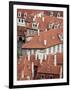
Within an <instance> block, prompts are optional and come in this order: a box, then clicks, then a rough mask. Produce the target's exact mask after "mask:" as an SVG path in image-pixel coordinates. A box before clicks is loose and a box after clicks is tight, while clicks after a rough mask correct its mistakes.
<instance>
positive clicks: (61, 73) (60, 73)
mask: <svg viewBox="0 0 71 90" xmlns="http://www.w3.org/2000/svg"><path fill="white" fill-rule="evenodd" d="M60 78H62V66H61V68H60Z"/></svg>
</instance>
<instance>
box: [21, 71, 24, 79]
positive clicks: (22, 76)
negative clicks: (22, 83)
mask: <svg viewBox="0 0 71 90" xmlns="http://www.w3.org/2000/svg"><path fill="white" fill-rule="evenodd" d="M21 78H22V79H23V78H24V70H23V71H22V74H21Z"/></svg>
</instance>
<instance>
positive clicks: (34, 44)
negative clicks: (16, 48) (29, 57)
mask: <svg viewBox="0 0 71 90" xmlns="http://www.w3.org/2000/svg"><path fill="white" fill-rule="evenodd" d="M61 33H63V30H49V31H47V32H40V34H39V36H37V35H35V36H34V37H33V38H32V39H31V41H29V42H28V43H25V44H23V45H22V48H47V47H51V46H53V45H57V44H60V43H62V41H61V40H60V38H59V37H58V35H59V34H61ZM44 40H46V41H47V44H46V45H44Z"/></svg>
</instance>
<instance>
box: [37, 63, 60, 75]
mask: <svg viewBox="0 0 71 90" xmlns="http://www.w3.org/2000/svg"><path fill="white" fill-rule="evenodd" d="M37 72H38V73H47V74H60V66H54V65H49V64H47V65H46V66H44V65H43V66H42V65H41V66H39V67H38V71H37Z"/></svg>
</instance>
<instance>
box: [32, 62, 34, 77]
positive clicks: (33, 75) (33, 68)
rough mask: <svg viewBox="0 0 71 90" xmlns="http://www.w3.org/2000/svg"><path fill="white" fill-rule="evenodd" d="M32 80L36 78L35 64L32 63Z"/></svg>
mask: <svg viewBox="0 0 71 90" xmlns="http://www.w3.org/2000/svg"><path fill="white" fill-rule="evenodd" d="M32 78H34V63H33V62H32Z"/></svg>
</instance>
